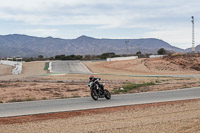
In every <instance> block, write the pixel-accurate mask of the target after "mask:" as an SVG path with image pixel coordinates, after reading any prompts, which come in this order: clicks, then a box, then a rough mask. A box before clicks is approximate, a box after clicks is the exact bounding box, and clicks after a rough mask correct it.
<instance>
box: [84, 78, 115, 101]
mask: <svg viewBox="0 0 200 133" xmlns="http://www.w3.org/2000/svg"><path fill="white" fill-rule="evenodd" d="M98 80H100V79H97V80H96V81H90V82H89V84H88V86H89V87H90V94H91V97H92V99H94V100H98V98H104V97H105V98H106V99H108V100H109V99H110V98H111V94H110V92H109V91H108V90H106V89H104V86H105V83H103V84H99V85H97V83H96V82H97V81H98Z"/></svg>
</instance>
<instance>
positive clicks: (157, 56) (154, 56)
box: [149, 55, 165, 58]
mask: <svg viewBox="0 0 200 133" xmlns="http://www.w3.org/2000/svg"><path fill="white" fill-rule="evenodd" d="M164 56H165V55H150V56H149V58H163V57H164Z"/></svg>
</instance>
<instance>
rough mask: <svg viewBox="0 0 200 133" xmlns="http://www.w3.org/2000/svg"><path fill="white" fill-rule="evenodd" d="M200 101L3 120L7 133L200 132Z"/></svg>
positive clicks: (1, 124) (1, 126)
mask: <svg viewBox="0 0 200 133" xmlns="http://www.w3.org/2000/svg"><path fill="white" fill-rule="evenodd" d="M199 125H200V100H188V101H176V102H168V103H156V104H146V105H135V106H123V107H116V108H105V109H96V110H86V111H75V112H64V113H55V114H41V115H32V116H22V117H12V118H0V131H1V132H4V133H13V132H15V133H29V132H30V133H33V132H35V133H42V132H49V133H58V132H63V133H64V132H67V133H80V132H81V133H93V132H95V133H116V132H118V133H133V132H134V133H141V132H143V133H149V132H154V133H160V132H165V133H172V132H173V133H186V132H187V133H189V132H190V133H199V132H200V126H199Z"/></svg>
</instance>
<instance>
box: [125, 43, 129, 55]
mask: <svg viewBox="0 0 200 133" xmlns="http://www.w3.org/2000/svg"><path fill="white" fill-rule="evenodd" d="M128 43H129V40H126V41H125V44H126V45H127V55H128Z"/></svg>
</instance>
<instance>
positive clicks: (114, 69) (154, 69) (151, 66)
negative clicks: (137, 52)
mask: <svg viewBox="0 0 200 133" xmlns="http://www.w3.org/2000/svg"><path fill="white" fill-rule="evenodd" d="M179 58H180V57H179V56H178V57H169V58H152V59H147V58H146V59H134V60H128V61H113V62H84V64H85V65H86V66H87V67H88V68H89V69H90V70H91V71H92V72H94V73H101V74H108V73H109V74H128V75H135V74H136V75H137V74H138V75H139V74H147V75H148V74H149V75H150V74H151V75H156V74H161V75H162V74H164V75H165V74H166V75H169V74H172V75H173V74H177V75H182V74H189V75H191V74H200V71H199V70H200V64H199V62H200V56H197V57H194V58H192V57H182V58H180V59H179ZM189 59H191V60H189Z"/></svg>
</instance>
